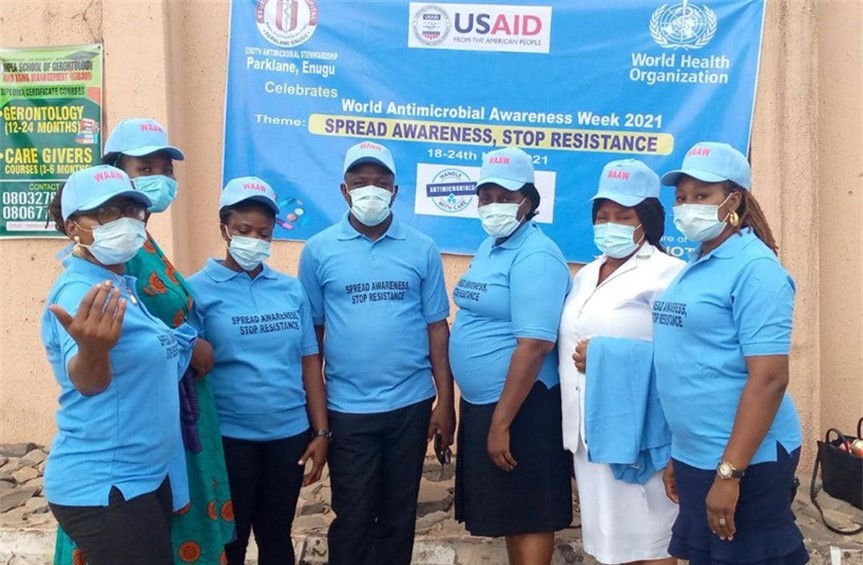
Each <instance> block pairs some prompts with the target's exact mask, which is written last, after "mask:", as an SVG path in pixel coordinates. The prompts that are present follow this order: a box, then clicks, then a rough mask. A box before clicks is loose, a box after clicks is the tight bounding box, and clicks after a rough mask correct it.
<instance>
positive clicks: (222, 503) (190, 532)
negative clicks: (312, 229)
mask: <svg viewBox="0 0 863 565" xmlns="http://www.w3.org/2000/svg"><path fill="white" fill-rule="evenodd" d="M184 157H185V156H184V155H183V152H182V151H180V150H179V149H178V148H177V147H175V146H173V145H171V144H170V143H168V132H167V130H166V129H165V127H164V126H162V124H160V123H159V122H157V121H156V120H153V119H149V118H131V119H127V120H123V121H121V122H120V123H119V124H117V127H115V128H114V131H112V132H111V135H110V136H109V137H108V140H107V141H106V143H105V155H104V156H103V157H102V162H103V163H105V164H109V165H114V166H116V167H118V168H120V169H122V170H123V171H125V172H126V173H127V174H128V175H129V177H130V178H132V179H134V182H135V186H136V188H137V189H138V190H140V191H141V192H143V193H144V194H146V195H147V196H148V197H149V198H150V200H151V201H152V204H151V205H150V206H149V207H148V208H147V213H146V216H145V218H144V223H145V224H146V223H147V222H148V221H149V219H150V217H151V215H152V214H158V213H161V212H164V211H166V210H167V209H168V207H169V206H170V205H171V203H172V202H173V201H174V198H175V197H176V195H177V180H176V178H175V176H174V161H182V160H183V159H184ZM126 273H127V274H129V275H131V276H134V277H136V283H135V284H136V287H137V291H138V296H140V298H141V301H142V302H143V303H144V305H145V306H146V307H147V310H148V311H149V312H150V313H151V314H153V315H154V316H156V317H157V318H159V319H161V320H162V321H163V322H165V323H166V324H167V325H168V326H170V327H179V326H181V325H182V324H184V323H186V321H187V320H188V319H189V318H190V317H194V300H193V298H192V293H191V290H190V289H189V286H188V285H187V284H186V281H185V279H184V278H183V275H182V274H180V272H178V271H177V269H176V268H175V267H174V265H173V264H172V263H171V261H170V260H169V259H168V257H166V256H165V254H164V253H163V252H162V249H161V248H160V247H159V245H158V243H156V240H155V239H154V238H153V237H152V235H151V234H150V233H149V232H148V233H146V239H145V241H144V245H143V246H142V247H141V249H140V250H139V251H138V253H137V254H135V256H134V257H132V258H131V259H130V260H129V261H127V262H126ZM212 366H213V354H212V348H211V347H210V345H209V343H207V341H206V340H203V339H198V340H197V342H196V345H195V351H194V355H193V356H192V361H191V364H190V367H189V370H188V371H187V372H186V373H185V374H184V375H183V378H182V379H181V381H180V387H179V391H180V420H179V421H178V425H180V426H181V430H182V437H183V442H184V445H185V459H186V468H185V469H182V468H180V469H176V470H175V471H176V472H177V473H185V474H187V476H188V493H183V496H186V497H187V498H188V501H189V502H188V504H186V503H185V502H183V503H182V504H180V505H179V506H182V507H181V508H178V509H177V512H176V513H175V515H174V518H173V524H172V529H171V534H172V538H173V546H174V557H175V560H176V562H177V563H185V562H188V559H189V558H194V562H196V563H199V564H202V565H218V564H219V563H221V561H222V558H223V555H222V553H223V549H224V546H225V544H226V543H228V542H230V541H231V540H232V539H233V538H234V521H233V515H232V510H231V506H232V505H231V493H230V486H229V485H228V475H227V470H226V469H225V457H224V453H223V451H222V443H221V441H220V436H219V423H218V417H217V415H216V406H215V400H214V399H213V392H212V389H211V387H210V384H209V382H208V380H207V379H206V378H204V377H205V376H206V375H207V373H208V372H209V371H210V369H211V368H212ZM177 487H179V485H175V490H176V488H177ZM175 494H180V493H175ZM79 553H80V551H77V552H76V548H75V547H74V544H73V543H72V542H71V540H70V539H69V537H68V536H66V535H65V534H64V532H63V531H62V529H60V530H59V531H58V536H57V543H56V545H55V554H54V565H72V564H75V565H78V563H83V562H84V559H85V556H83V555H78V554H79Z"/></svg>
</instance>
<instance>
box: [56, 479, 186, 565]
mask: <svg viewBox="0 0 863 565" xmlns="http://www.w3.org/2000/svg"><path fill="white" fill-rule="evenodd" d="M50 506H51V512H53V513H54V517H55V518H57V522H58V523H59V524H60V526H62V528H63V529H64V530H65V531H66V533H67V534H69V537H70V538H72V539H73V540H74V541H75V543H77V544H78V548H79V549H80V550H81V551H82V552H83V553H84V555H86V556H87V563H89V564H90V565H173V564H174V556H173V550H172V549H171V509H172V501H171V484H170V482H169V481H168V479H165V481H164V482H163V483H162V484H161V486H159V488H158V489H157V490H155V491H153V492H150V493H147V494H142V495H141V496H136V497H135V498H131V499H129V500H126V499H125V498H124V497H123V493H121V492H120V490H119V489H118V488H117V487H113V488H111V494H110V495H109V497H108V506H62V505H59V504H51V505H50Z"/></svg>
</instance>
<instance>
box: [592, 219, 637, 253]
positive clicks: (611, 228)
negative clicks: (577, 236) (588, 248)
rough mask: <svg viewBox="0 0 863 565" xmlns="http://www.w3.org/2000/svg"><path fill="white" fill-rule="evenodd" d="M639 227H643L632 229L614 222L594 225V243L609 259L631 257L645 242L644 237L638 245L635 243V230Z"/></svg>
mask: <svg viewBox="0 0 863 565" xmlns="http://www.w3.org/2000/svg"><path fill="white" fill-rule="evenodd" d="M639 227H641V225H640V224H639V225H638V226H636V227H632V226H627V225H625V224H615V223H613V222H606V223H603V224H594V225H593V243H594V244H595V245H596V247H597V248H599V250H600V251H602V252H603V253H605V254H606V255H608V256H609V257H613V258H615V259H623V258H624V257H629V256H630V255H632V254H633V253H635V250H636V249H638V246H639V245H641V242H642V241H644V237H642V238H641V240H640V241H639V242H638V243H635V242H634V241H633V239H634V238H635V230H637V229H638V228H639Z"/></svg>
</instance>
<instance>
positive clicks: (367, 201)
mask: <svg viewBox="0 0 863 565" xmlns="http://www.w3.org/2000/svg"><path fill="white" fill-rule="evenodd" d="M349 193H350V195H351V214H353V215H354V218H356V219H357V220H359V221H360V223H361V224H363V225H364V226H369V227H374V226H377V225H379V224H380V223H381V222H383V221H384V220H386V219H387V218H388V217H389V215H390V203H392V201H393V193H392V192H390V191H389V190H387V189H385V188H381V187H379V186H374V185H368V186H363V187H360V188H353V189H351V190H350V192H349Z"/></svg>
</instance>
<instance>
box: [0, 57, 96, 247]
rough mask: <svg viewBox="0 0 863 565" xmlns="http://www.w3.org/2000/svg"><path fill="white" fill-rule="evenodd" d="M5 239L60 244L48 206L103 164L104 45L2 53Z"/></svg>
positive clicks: (1, 225) (0, 182)
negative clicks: (74, 177)
mask: <svg viewBox="0 0 863 565" xmlns="http://www.w3.org/2000/svg"><path fill="white" fill-rule="evenodd" d="M0 65H2V68H0V72H2V75H0V237H5V238H9V237H56V236H57V235H58V234H57V232H56V231H55V230H54V226H53V222H48V204H50V202H51V199H52V198H53V197H54V194H56V192H57V189H58V188H59V186H60V185H61V184H62V182H63V181H64V180H65V179H66V177H68V176H69V175H70V174H72V173H74V172H75V171H77V170H79V169H83V168H86V167H90V166H92V165H95V164H97V163H99V160H100V156H101V146H102V145H101V138H100V133H101V129H102V128H101V126H102V46H101V45H98V44H96V45H77V46H71V47H37V48H26V49H0Z"/></svg>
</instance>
